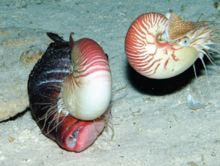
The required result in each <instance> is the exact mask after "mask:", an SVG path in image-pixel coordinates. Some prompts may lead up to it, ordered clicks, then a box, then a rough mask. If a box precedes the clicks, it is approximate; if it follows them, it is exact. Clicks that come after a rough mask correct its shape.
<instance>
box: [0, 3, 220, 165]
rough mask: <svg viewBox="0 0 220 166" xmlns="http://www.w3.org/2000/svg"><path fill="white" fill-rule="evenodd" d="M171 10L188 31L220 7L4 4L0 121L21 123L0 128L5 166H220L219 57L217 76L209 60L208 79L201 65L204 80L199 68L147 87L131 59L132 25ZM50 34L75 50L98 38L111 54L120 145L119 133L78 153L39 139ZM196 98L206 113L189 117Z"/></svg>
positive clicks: (0, 20)
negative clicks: (37, 71)
mask: <svg viewBox="0 0 220 166" xmlns="http://www.w3.org/2000/svg"><path fill="white" fill-rule="evenodd" d="M170 9H173V10H174V12H175V13H177V14H178V15H179V16H180V17H181V18H183V19H184V20H187V21H189V20H193V21H196V20H197V19H198V17H199V16H200V14H201V13H204V17H206V16H210V15H212V14H218V10H217V9H216V8H215V7H214V1H213V0H187V1H179V0H164V1H162V0H161V1H159V0H154V1H150V0H149V1H147V0H137V1H135V0H124V1H116V0H113V1H106V0H96V1H92V0H82V1H80V0H73V1H71V0H60V1H59V0H56V1H42V0H36V1H33V0H32V1H30V2H29V1H22V0H20V1H16V2H14V1H4V0H1V1H0V78H1V81H0V107H1V108H0V109H1V114H0V116H5V115H6V116H7V117H9V116H12V115H14V114H16V113H17V112H21V114H19V116H16V117H15V118H11V119H9V120H5V121H3V122H1V123H0V165H7V166H13V165H16V166H18V165H19V166H20V165H22V166H23V165H31V166H41V165H42V166H43V165H45V166H51V165H55V166H56V165H59V166H62V165H63V166H64V165H74V166H81V165H100V166H101V165H132V166H134V165H146V166H162V165H163V166H171V165H176V166H185V165H191V166H192V165H199V166H203V165H205V166H206V165H207V166H218V165H220V96H219V92H220V86H219V82H220V74H219V65H220V62H219V59H220V58H219V56H220V55H217V54H214V55H213V56H214V58H215V63H216V66H213V65H212V64H211V63H210V62H208V60H207V59H205V62H206V64H207V69H208V77H207V76H206V73H205V71H204V69H203V67H202V65H201V62H200V61H198V62H196V67H197V74H198V79H197V80H196V79H195V76H194V73H193V68H192V67H191V68H190V69H189V70H187V71H186V72H184V73H183V74H181V75H179V76H177V77H174V78H171V79H167V80H152V79H148V78H145V77H143V76H141V75H139V74H137V73H136V72H135V71H134V70H133V69H132V68H131V67H130V66H129V64H128V62H127V59H126V56H125V51H124V40H125V35H126V32H127V30H128V28H129V26H130V24H131V23H132V21H133V20H134V19H135V18H137V17H138V16H139V15H141V14H143V13H146V12H159V13H162V14H166V13H167V12H168V11H169V10H170ZM46 32H54V33H57V34H59V35H60V36H63V37H64V39H65V40H68V37H69V34H70V32H74V33H75V34H74V39H75V40H78V39H80V38H83V37H87V38H91V39H93V40H95V41H97V42H98V43H99V44H100V45H101V46H102V47H103V49H104V51H105V52H106V53H107V54H108V56H109V61H110V66H111V71H112V77H113V93H112V102H111V110H112V115H113V124H114V134H115V135H114V138H113V139H111V135H112V133H111V131H109V132H108V133H107V132H103V133H102V135H100V137H99V138H98V139H97V140H96V142H95V143H94V144H93V145H92V146H91V147H89V148H88V149H86V150H85V151H83V152H81V153H74V152H67V151H65V150H63V149H61V148H60V147H59V146H58V145H57V144H56V143H55V142H53V141H51V140H50V139H48V138H47V137H45V136H44V135H42V134H40V129H39V128H38V127H37V126H36V123H35V121H34V120H33V118H32V116H31V112H30V110H29V108H28V105H29V103H28V97H27V80H28V75H29V73H30V71H31V69H32V68H33V66H34V64H35V63H36V61H37V59H39V58H40V56H41V54H42V53H43V52H44V51H45V50H46V48H47V46H48V44H49V43H50V42H51V40H49V38H48V37H47V36H46V34H45V33H46ZM216 48H217V49H218V47H216ZM218 50H220V49H218ZM124 87H126V88H124ZM123 88H124V89H123ZM189 94H191V95H192V96H193V97H194V98H195V100H197V101H199V102H200V103H202V104H206V105H207V107H205V108H202V109H198V110H191V109H189V107H188V106H187V103H186V98H187V96H188V95H189Z"/></svg>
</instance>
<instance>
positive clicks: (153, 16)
mask: <svg viewBox="0 0 220 166" xmlns="http://www.w3.org/2000/svg"><path fill="white" fill-rule="evenodd" d="M215 31H216V30H215V29H214V28H210V27H209V26H208V24H206V23H205V22H203V21H201V22H199V21H197V22H192V21H188V22H185V21H183V20H182V19H181V18H180V17H179V16H178V15H177V14H175V13H173V12H172V11H170V12H169V13H167V14H166V16H164V15H162V14H160V13H154V12H152V13H145V14H143V15H141V16H139V17H138V18H137V19H135V20H134V22H133V23H132V24H131V26H130V28H129V29H128V32H127V35H126V39H125V53H126V56H127V59H128V62H129V63H130V65H131V66H132V67H133V68H134V69H135V70H136V71H137V72H138V73H140V74H141V75H143V76H145V77H149V78H154V79H164V78H170V77H174V76H176V75H178V74H180V73H182V72H184V71H185V70H186V69H188V68H189V67H190V66H192V65H193V67H194V71H195V66H194V63H195V61H196V60H197V59H198V58H200V59H201V60H202V63H203V66H204V68H205V69H206V66H205V64H204V61H203V57H204V55H205V56H207V57H208V58H209V60H210V61H211V62H212V60H213V59H212V57H211V55H210V53H209V51H214V52H218V51H217V50H215V49H214V48H213V47H211V45H213V44H215V43H216V41H217V42H218V41H219V39H217V36H215Z"/></svg>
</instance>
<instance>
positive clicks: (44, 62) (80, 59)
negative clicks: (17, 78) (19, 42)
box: [28, 33, 112, 152]
mask: <svg viewBox="0 0 220 166" xmlns="http://www.w3.org/2000/svg"><path fill="white" fill-rule="evenodd" d="M47 35H48V36H49V37H50V38H51V39H52V40H53V41H54V43H51V44H50V45H49V47H48V48H47V50H46V52H45V53H44V54H43V56H42V57H41V59H39V61H38V62H37V63H36V65H35V66H34V68H33V70H32V71H31V74H30V76H29V81H28V95H29V101H30V108H31V111H32V114H33V117H34V119H35V121H36V122H37V124H38V126H39V128H40V129H41V130H42V132H43V133H44V134H45V135H46V136H48V137H49V138H51V139H52V140H55V141H56V142H57V143H58V144H59V145H60V146H61V147H62V148H64V149H66V150H69V151H75V152H81V151H83V150H85V149H86V148H87V147H89V146H90V145H91V144H92V143H93V142H94V141H95V140H96V138H97V137H98V135H99V134H100V133H101V132H102V131H103V129H104V127H105V126H106V124H107V121H108V120H109V119H111V112H110V109H109V103H110V99H111V88H112V78H111V71H110V67H109V64H108V58H107V55H106V54H105V53H104V51H103V50H102V48H101V47H100V46H99V45H98V43H96V42H95V41H93V40H91V39H88V38H83V39H80V40H78V41H76V42H74V41H73V38H72V35H70V41H69V42H67V41H64V40H63V39H62V38H61V37H59V36H58V35H56V34H53V33H47Z"/></svg>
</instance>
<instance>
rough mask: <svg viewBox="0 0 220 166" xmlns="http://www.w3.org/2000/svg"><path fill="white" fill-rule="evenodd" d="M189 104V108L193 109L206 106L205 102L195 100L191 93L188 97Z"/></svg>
mask: <svg viewBox="0 0 220 166" xmlns="http://www.w3.org/2000/svg"><path fill="white" fill-rule="evenodd" d="M187 105H188V107H189V109H192V110H196V109H200V108H204V107H206V105H205V104H200V103H199V102H197V101H195V100H194V99H193V97H192V95H191V94H189V95H188V97H187Z"/></svg>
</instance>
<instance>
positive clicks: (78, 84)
mask: <svg viewBox="0 0 220 166" xmlns="http://www.w3.org/2000/svg"><path fill="white" fill-rule="evenodd" d="M70 40H72V37H71V36H70ZM71 42H72V43H73V41H71ZM71 59H72V64H73V66H74V71H73V73H71V74H69V75H68V76H67V77H66V79H65V80H64V83H63V93H62V95H63V100H64V104H65V106H66V108H67V109H68V111H69V112H70V114H71V115H72V116H74V117H75V118H77V119H81V120H93V119H96V118H98V117H100V116H101V115H102V114H103V113H104V112H105V110H106V109H107V108H108V105H109V103H110V98H111V87H112V86H111V84H112V81H111V72H110V67H109V64H108V60H107V57H106V55H105V53H104V52H103V50H102V48H101V47H100V46H99V45H98V44H97V43H96V42H94V41H93V40H91V39H81V40H79V41H77V42H76V43H74V45H73V48H72V49H71Z"/></svg>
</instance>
